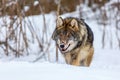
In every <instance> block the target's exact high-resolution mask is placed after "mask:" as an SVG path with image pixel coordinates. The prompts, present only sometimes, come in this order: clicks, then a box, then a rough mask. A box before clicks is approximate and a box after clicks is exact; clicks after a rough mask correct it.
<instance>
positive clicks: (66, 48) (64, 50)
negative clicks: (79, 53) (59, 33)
mask: <svg viewBox="0 0 120 80" xmlns="http://www.w3.org/2000/svg"><path fill="white" fill-rule="evenodd" d="M69 46H70V44H69V45H68V47H67V48H65V49H64V48H62V49H61V51H66V50H67V49H68V48H69Z"/></svg>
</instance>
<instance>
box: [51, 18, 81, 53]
mask: <svg viewBox="0 0 120 80" xmlns="http://www.w3.org/2000/svg"><path fill="white" fill-rule="evenodd" d="M79 26H80V25H79V22H78V20H77V19H76V18H65V19H62V18H61V17H58V19H57V24H56V29H55V31H54V33H53V35H52V38H53V40H55V41H56V44H57V45H58V47H59V49H60V51H61V52H62V53H66V52H69V51H71V50H73V49H74V48H75V47H76V46H77V45H78V43H80V41H81V40H82V37H81V36H82V34H81V32H80V27H79Z"/></svg>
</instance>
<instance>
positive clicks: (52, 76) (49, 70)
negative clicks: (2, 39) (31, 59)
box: [0, 62, 120, 80]
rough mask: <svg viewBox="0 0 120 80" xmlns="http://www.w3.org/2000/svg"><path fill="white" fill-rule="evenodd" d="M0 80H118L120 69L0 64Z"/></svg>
mask: <svg viewBox="0 0 120 80" xmlns="http://www.w3.org/2000/svg"><path fill="white" fill-rule="evenodd" d="M0 65H1V66H0V78H1V79H2V80H25V79H26V80H114V79H115V80H119V79H120V76H119V74H120V69H119V70H115V69H110V70H109V69H108V68H106V69H102V68H94V67H89V68H88V67H75V66H70V65H63V64H57V63H49V62H43V63H38V62H37V63H28V62H9V63H0Z"/></svg>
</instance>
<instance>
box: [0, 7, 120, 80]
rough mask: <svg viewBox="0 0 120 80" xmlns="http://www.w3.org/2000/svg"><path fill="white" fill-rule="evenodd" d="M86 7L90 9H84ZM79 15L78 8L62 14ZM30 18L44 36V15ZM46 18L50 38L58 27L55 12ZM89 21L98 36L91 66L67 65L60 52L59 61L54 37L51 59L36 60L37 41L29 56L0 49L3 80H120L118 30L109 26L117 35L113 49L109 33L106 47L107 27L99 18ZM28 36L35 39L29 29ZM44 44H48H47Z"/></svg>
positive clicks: (95, 36) (65, 15) (0, 78)
mask: <svg viewBox="0 0 120 80" xmlns="http://www.w3.org/2000/svg"><path fill="white" fill-rule="evenodd" d="M86 9H88V8H85V9H84V10H86ZM90 12H91V10H89V11H88V13H87V15H89V17H94V16H95V15H93V14H92V12H91V14H89V13H90ZM78 14H79V12H78V11H77V10H76V11H75V12H72V13H68V14H64V15H62V17H63V18H65V17H78V16H79V15H78ZM108 15H109V14H108ZM28 18H29V20H30V21H31V22H32V23H31V24H32V25H33V26H34V27H35V28H36V33H37V34H39V36H41V35H40V34H42V31H40V30H42V29H41V26H43V25H44V24H43V17H42V15H38V16H30V17H28ZM45 18H46V24H47V25H46V26H47V28H48V33H47V34H48V39H50V37H51V35H52V32H53V30H54V28H55V24H54V23H55V19H56V16H55V13H54V12H51V13H50V14H46V15H45ZM25 19H26V18H25ZM8 22H9V20H8ZM85 22H87V24H89V26H90V27H91V29H92V30H93V33H94V38H95V40H94V47H95V53H94V57H93V61H92V63H91V66H90V67H77V66H71V65H67V64H65V61H64V59H63V57H62V56H61V54H59V61H58V62H55V44H54V41H53V40H50V42H51V43H52V44H51V46H50V49H49V57H50V60H49V62H48V61H47V60H39V61H38V62H35V63H33V61H34V60H35V59H36V58H37V57H38V56H39V53H38V51H39V49H38V48H36V47H38V45H37V44H36V43H34V44H30V48H29V51H30V52H31V54H29V56H21V57H19V58H15V56H13V55H12V56H9V57H7V56H5V55H4V53H3V52H2V50H1V49H0V80H120V50H119V49H118V43H117V41H116V37H115V33H114V32H115V29H114V28H112V29H111V30H109V27H107V28H108V29H107V31H111V34H112V37H113V39H112V42H113V44H114V46H113V48H112V49H111V48H110V44H109V42H108V40H109V39H110V37H111V36H110V35H107V38H106V39H105V42H106V46H105V48H104V49H102V48H101V47H102V44H101V40H102V28H103V26H101V25H98V24H97V22H96V21H95V20H87V19H85ZM1 25H2V22H1V18H0V26H1ZM108 26H109V25H108ZM3 33H4V32H3ZM2 36H4V34H2V33H1V34H0V40H4V38H3V37H2ZM27 36H28V37H29V39H31V35H30V34H29V31H28V34H27ZM119 36H120V34H119ZM44 46H46V45H45V44H44Z"/></svg>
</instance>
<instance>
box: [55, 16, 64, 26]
mask: <svg viewBox="0 0 120 80" xmlns="http://www.w3.org/2000/svg"><path fill="white" fill-rule="evenodd" d="M62 25H63V19H62V17H58V18H57V23H56V26H57V27H59V26H62Z"/></svg>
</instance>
